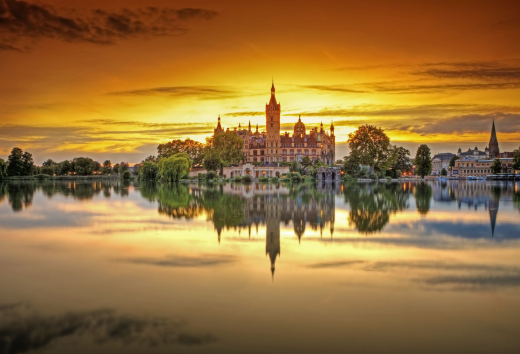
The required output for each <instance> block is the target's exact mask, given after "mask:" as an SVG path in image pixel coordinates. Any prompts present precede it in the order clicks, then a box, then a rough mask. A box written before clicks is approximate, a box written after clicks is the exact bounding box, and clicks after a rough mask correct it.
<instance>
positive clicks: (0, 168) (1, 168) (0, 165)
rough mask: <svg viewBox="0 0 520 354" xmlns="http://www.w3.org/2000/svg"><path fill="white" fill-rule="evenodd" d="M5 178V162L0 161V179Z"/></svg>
mask: <svg viewBox="0 0 520 354" xmlns="http://www.w3.org/2000/svg"><path fill="white" fill-rule="evenodd" d="M4 178H7V162H5V161H4V160H3V159H0V179H4Z"/></svg>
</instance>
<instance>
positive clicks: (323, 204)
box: [192, 184, 340, 276]
mask: <svg viewBox="0 0 520 354" xmlns="http://www.w3.org/2000/svg"><path fill="white" fill-rule="evenodd" d="M334 187H335V186H334ZM205 188H207V187H205ZM192 189H193V188H192ZM219 189H220V191H221V192H222V193H223V194H222V197H223V198H224V199H226V197H225V196H229V197H230V198H238V199H240V200H241V202H242V203H241V206H239V208H240V213H239V214H241V215H243V217H242V220H240V221H239V222H237V223H233V222H231V223H228V224H227V225H226V224H225V223H224V224H223V223H221V222H217V223H215V229H216V231H217V235H218V240H219V242H220V240H221V233H222V230H223V229H224V228H227V229H235V230H238V232H239V233H241V232H242V231H245V230H247V232H248V234H249V237H250V236H251V228H252V227H255V228H256V229H257V230H258V226H259V225H265V229H266V231H265V232H266V235H265V252H266V256H268V257H269V260H270V263H271V274H272V275H273V276H274V272H275V263H276V259H277V257H279V256H280V253H281V249H280V225H281V224H284V225H285V226H288V225H289V224H290V223H292V225H293V229H294V234H295V236H296V237H297V238H298V242H301V240H302V237H303V236H304V234H305V230H306V228H307V227H309V228H310V229H311V230H313V231H318V230H319V231H320V235H321V236H322V237H323V234H324V232H325V234H327V232H328V234H329V235H330V237H333V234H334V222H335V200H334V198H335V195H336V194H339V193H340V187H339V186H338V187H337V188H331V186H328V188H327V187H325V188H323V187H322V186H320V187H319V188H317V187H315V186H310V185H299V184H297V185H290V186H284V185H280V184H228V185H224V186H220V188H219ZM194 192H195V191H194ZM206 192H207V189H206ZM224 204H225V203H224ZM236 207H238V206H236ZM221 220H228V221H232V220H229V219H219V221H221Z"/></svg>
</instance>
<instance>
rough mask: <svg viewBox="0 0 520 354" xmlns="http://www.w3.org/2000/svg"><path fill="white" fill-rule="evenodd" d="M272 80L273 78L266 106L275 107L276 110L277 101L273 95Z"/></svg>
mask: <svg viewBox="0 0 520 354" xmlns="http://www.w3.org/2000/svg"><path fill="white" fill-rule="evenodd" d="M274 91H275V90H274V80H273V84H272V85H271V99H270V100H269V103H268V104H267V105H268V106H270V107H271V109H275V110H277V108H278V103H277V102H276V97H275V95H274Z"/></svg>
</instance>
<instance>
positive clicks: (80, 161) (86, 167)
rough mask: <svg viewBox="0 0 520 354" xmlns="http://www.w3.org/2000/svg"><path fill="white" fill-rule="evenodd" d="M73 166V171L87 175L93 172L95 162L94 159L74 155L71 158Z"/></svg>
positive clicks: (80, 174)
mask: <svg viewBox="0 0 520 354" xmlns="http://www.w3.org/2000/svg"><path fill="white" fill-rule="evenodd" d="M72 165H73V166H74V172H76V174H77V175H79V176H89V175H91V174H92V172H94V168H95V167H96V163H95V161H94V160H92V159H91V158H88V157H76V158H74V159H73V160H72Z"/></svg>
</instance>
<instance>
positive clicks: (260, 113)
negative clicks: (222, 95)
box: [224, 111, 265, 117]
mask: <svg viewBox="0 0 520 354" xmlns="http://www.w3.org/2000/svg"><path fill="white" fill-rule="evenodd" d="M224 115H225V116H230V117H243V116H246V117H247V116H263V115H265V112H263V111H243V112H230V113H226V114H224Z"/></svg>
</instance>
